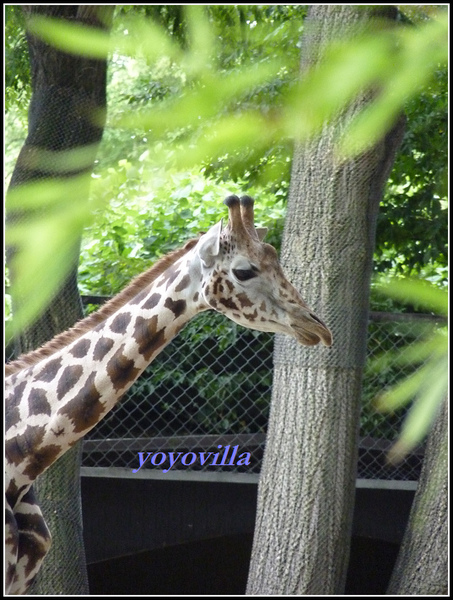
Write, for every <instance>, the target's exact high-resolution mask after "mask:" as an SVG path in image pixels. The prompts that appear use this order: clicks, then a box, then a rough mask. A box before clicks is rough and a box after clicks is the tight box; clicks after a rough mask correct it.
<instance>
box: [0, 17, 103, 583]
mask: <svg viewBox="0 0 453 600" xmlns="http://www.w3.org/2000/svg"><path fill="white" fill-rule="evenodd" d="M113 8H114V7H113V6H108V7H102V6H101V7H99V6H79V5H65V6H62V5H32V6H24V7H23V10H24V12H25V15H26V17H30V16H33V15H43V16H50V17H58V18H61V19H65V20H71V21H76V22H78V23H83V24H86V25H89V26H93V27H97V28H108V27H109V26H110V22H111V17H112V14H113ZM28 45H29V54H30V64H31V77H32V98H31V102H30V108H29V119H28V126H29V127H28V135H27V139H26V140H25V143H24V146H23V148H22V150H21V152H20V154H19V157H18V159H17V163H16V166H15V170H14V173H13V175H12V178H11V184H10V188H13V187H17V186H20V185H22V184H25V183H29V182H31V181H37V180H41V181H43V180H52V179H53V178H56V177H58V178H61V177H64V178H71V177H73V176H75V175H80V174H81V173H83V172H86V173H87V177H89V174H90V172H91V170H92V168H93V165H94V158H95V150H96V147H97V144H98V143H99V142H100V140H101V137H102V132H103V125H100V124H99V121H96V124H95V120H94V119H93V115H94V114H95V111H99V110H101V111H104V112H105V108H106V73H107V62H106V61H105V60H91V59H87V58H81V57H78V56H73V55H69V54H66V53H63V52H60V51H58V50H56V49H54V48H52V47H51V46H49V45H48V44H46V43H44V42H42V41H41V40H39V39H37V38H36V37H34V36H32V35H28ZM96 115H97V116H98V112H96ZM77 148H85V149H86V160H84V168H83V169H81V168H80V167H75V168H71V167H70V166H68V167H67V168H65V171H64V172H62V171H61V169H59V168H58V167H57V166H56V164H53V162H52V158H51V156H52V155H51V154H49V155H47V156H49V160H48V161H47V162H45V163H44V164H40V165H39V167H36V166H33V160H30V158H33V157H34V156H37V155H38V156H39V152H42V151H44V152H49V151H50V152H63V151H67V150H73V149H77ZM41 156H42V154H41ZM41 162H42V161H41ZM83 193H84V191H83V190H81V194H83ZM26 218H27V216H26V215H22V214H18V213H13V214H11V213H10V214H8V215H7V225H8V223H11V224H13V223H17V222H18V220H22V221H24V222H26ZM79 246H80V241H79V242H78V243H77V244H75V245H74V249H73V257H72V265H71V269H70V274H69V276H68V277H67V279H66V281H64V282H63V283H62V285H61V287H60V289H59V291H58V292H57V293H56V295H55V297H54V298H53V299H52V303H51V305H50V306H48V307H47V308H46V309H45V310H44V312H43V313H42V314H41V316H40V317H39V318H38V319H37V320H36V322H35V323H34V324H33V325H32V326H31V327H29V328H28V329H27V330H25V331H23V332H22V333H21V334H20V336H19V337H18V339H17V340H16V344H15V347H16V354H20V353H25V352H28V351H30V350H33V349H35V348H36V347H39V346H40V345H42V344H43V343H44V342H46V341H47V340H49V339H51V338H53V337H54V336H55V335H56V334H57V333H59V332H61V331H64V330H65V329H67V328H69V327H70V326H71V325H73V324H74V323H75V321H77V320H78V319H80V318H81V317H82V316H83V313H82V306H81V302H80V297H79V293H78V289H77V264H78V258H79ZM7 255H8V263H9V265H10V277H11V280H12V281H14V278H15V276H16V274H15V272H14V268H13V267H11V259H12V258H13V256H14V249H13V248H9V249H8V252H7ZM49 268H52V266H51V265H49ZM45 279H46V277H45V273H43V274H42V280H43V285H45ZM15 302H16V303H17V299H15V298H14V297H13V314H14V305H15ZM80 457H81V444H78V445H77V446H76V447H74V448H73V449H72V450H71V451H70V452H68V453H67V454H66V455H65V456H64V457H63V458H62V459H61V460H60V461H58V462H57V463H56V464H55V465H54V466H53V467H52V468H51V469H49V471H48V472H47V473H46V474H45V475H44V476H43V477H42V478H41V479H40V480H38V482H37V484H36V485H35V488H36V491H37V493H38V497H39V499H40V504H41V508H42V510H43V513H44V516H45V518H46V521H47V523H48V525H49V528H50V530H51V533H52V536H53V539H52V548H51V550H50V552H49V555H48V556H47V557H46V559H45V561H44V565H43V567H42V569H41V571H40V574H39V576H38V579H37V582H36V584H35V586H34V589H33V593H35V594H84V593H87V592H88V584H87V576H86V566H85V555H84V548H83V538H82V521H81V503H80Z"/></svg>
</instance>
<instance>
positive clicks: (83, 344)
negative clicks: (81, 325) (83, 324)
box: [70, 340, 91, 358]
mask: <svg viewBox="0 0 453 600" xmlns="http://www.w3.org/2000/svg"><path fill="white" fill-rule="evenodd" d="M90 346H91V341H90V340H80V342H77V344H75V346H74V347H73V348H72V349H71V350H70V352H71V354H72V356H74V357H75V358H83V357H84V356H86V355H87V354H88V350H89V349H90Z"/></svg>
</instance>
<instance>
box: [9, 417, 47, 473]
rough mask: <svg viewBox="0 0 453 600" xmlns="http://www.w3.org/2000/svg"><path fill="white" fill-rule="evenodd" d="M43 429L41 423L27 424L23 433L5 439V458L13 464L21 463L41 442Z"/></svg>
mask: <svg viewBox="0 0 453 600" xmlns="http://www.w3.org/2000/svg"><path fill="white" fill-rule="evenodd" d="M45 430H46V428H45V427H44V426H42V425H39V426H38V425H36V426H31V425H28V427H27V428H26V429H25V431H24V433H22V434H20V435H16V436H14V437H13V438H12V439H10V440H6V441H5V454H6V457H7V460H9V461H11V462H12V463H14V464H15V465H18V464H19V463H21V462H22V461H23V460H24V458H25V457H27V456H29V455H30V454H31V453H32V452H33V451H34V449H35V448H36V447H37V446H39V444H40V443H41V442H42V440H43V438H44V433H45Z"/></svg>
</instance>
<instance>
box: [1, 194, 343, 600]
mask: <svg viewBox="0 0 453 600" xmlns="http://www.w3.org/2000/svg"><path fill="white" fill-rule="evenodd" d="M224 203H225V204H226V205H227V207H228V213H229V218H228V224H227V226H226V227H223V224H222V221H220V222H219V223H217V224H216V225H214V226H212V227H211V228H210V229H209V231H208V232H207V233H205V234H204V235H202V236H201V237H199V238H198V239H195V240H190V241H189V242H187V243H186V245H185V246H184V247H183V248H181V249H179V250H176V251H174V252H173V253H171V254H170V255H167V256H166V257H164V258H163V259H161V260H160V261H159V262H158V263H157V264H156V265H155V266H154V267H152V268H151V269H150V270H148V271H146V272H145V273H143V274H142V275H140V276H138V277H137V278H136V279H135V280H133V281H132V282H131V284H129V286H128V287H126V288H125V290H123V292H121V293H120V294H119V295H118V296H116V297H115V298H113V299H112V300H111V301H110V302H108V303H107V304H105V305H104V306H103V307H101V308H100V309H99V311H98V312H97V313H94V314H92V315H90V316H89V317H87V318H86V319H84V320H82V321H80V322H79V323H78V324H76V325H75V326H74V327H73V328H72V329H70V330H68V331H67V332H64V333H62V334H60V335H58V336H56V337H55V338H54V339H53V340H51V341H50V342H48V343H47V344H45V345H44V346H43V347H42V348H40V349H38V350H36V351H33V352H31V353H29V354H27V355H25V356H22V357H20V358H19V359H18V360H16V361H14V362H13V363H10V364H9V365H6V376H7V377H6V395H5V397H6V413H5V416H6V418H5V421H6V438H5V451H6V528H5V532H6V552H5V556H6V580H7V592H8V593H11V594H21V593H26V591H27V589H28V588H29V586H30V585H31V583H32V581H33V579H34V577H35V576H36V574H37V573H38V571H39V569H40V566H41V564H42V561H43V560H44V557H45V555H46V553H47V551H48V549H49V547H50V542H51V536H50V532H49V530H48V528H47V525H46V523H45V520H44V518H43V516H42V513H41V510H40V508H39V506H38V504H37V502H36V500H35V497H34V494H33V482H34V481H35V480H36V478H37V477H39V476H40V475H41V474H42V473H43V472H44V471H45V470H46V469H47V468H48V467H49V466H50V465H51V464H52V463H54V462H55V461H56V460H57V459H58V458H59V457H60V456H62V455H63V454H64V453H65V452H66V451H67V450H68V449H69V448H70V447H71V446H72V445H73V444H75V443H76V442H77V441H78V440H79V439H80V438H81V437H83V436H84V435H85V434H86V433H87V432H88V431H90V430H91V429H92V428H93V427H94V426H95V425H96V424H97V423H98V422H99V421H100V420H101V419H102V418H103V417H104V416H105V415H106V414H107V413H108V412H109V411H110V410H111V409H112V408H113V406H115V405H116V403H117V402H118V401H119V400H120V398H121V397H122V396H123V394H124V393H125V392H126V390H127V389H128V388H129V387H130V386H131V385H132V383H133V382H134V381H135V380H136V379H137V378H138V377H139V376H140V374H141V373H142V372H143V370H144V369H145V368H146V367H147V366H148V365H149V364H150V363H151V362H152V361H153V359H154V358H155V357H156V355H157V354H158V353H159V352H160V351H161V350H162V349H163V348H164V347H165V346H166V345H167V344H168V343H169V342H170V341H171V340H172V339H173V338H174V337H175V336H176V335H177V334H178V332H179V331H180V330H181V329H182V328H183V327H184V325H185V324H186V323H187V322H188V321H189V320H190V319H192V318H193V317H194V316H195V315H196V314H198V313H200V312H202V311H205V310H209V309H214V310H216V311H218V312H220V313H223V314H224V315H225V316H226V317H228V318H230V319H231V320H233V321H235V322H236V323H239V324H240V325H243V326H245V327H249V328H251V329H258V330H260V331H270V332H275V333H284V334H288V335H290V336H293V337H294V338H296V340H297V341H298V342H299V343H301V344H305V345H315V344H318V343H319V342H321V343H322V344H324V345H325V346H330V345H331V344H332V335H331V333H330V331H329V329H328V328H327V327H326V325H325V324H324V323H323V322H322V321H321V320H320V319H319V318H318V317H317V316H316V315H315V314H314V313H313V312H312V311H311V310H310V309H309V308H308V306H307V305H306V304H305V302H304V300H303V299H302V297H301V296H300V294H299V292H298V291H297V290H296V289H295V288H294V287H293V286H292V284H291V283H289V281H288V280H287V279H286V277H285V275H284V273H283V271H282V269H281V267H280V265H279V263H278V259H277V253H276V251H275V249H274V248H273V247H272V246H270V245H269V244H266V243H264V242H263V241H262V239H263V237H264V235H265V231H264V230H260V229H256V228H255V226H254V214H253V200H252V198H250V197H249V196H243V197H242V198H241V199H239V198H238V197H237V196H234V195H232V196H228V198H226V200H225V201H224Z"/></svg>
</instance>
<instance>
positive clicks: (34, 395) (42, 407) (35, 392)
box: [28, 388, 51, 416]
mask: <svg viewBox="0 0 453 600" xmlns="http://www.w3.org/2000/svg"><path fill="white" fill-rule="evenodd" d="M28 412H29V414H30V415H41V414H44V415H49V416H50V414H51V408H50V404H49V401H48V400H47V393H46V392H45V391H44V390H40V389H35V388H33V389H32V390H31V392H30V395H29V396H28Z"/></svg>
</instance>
